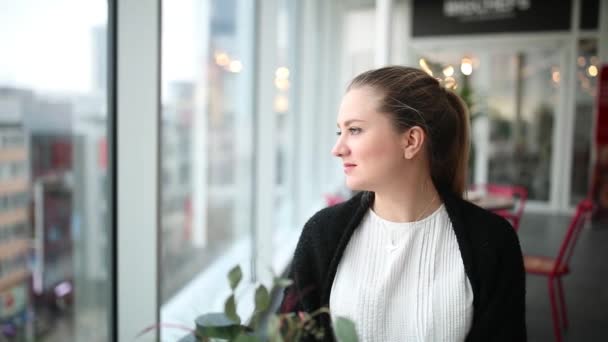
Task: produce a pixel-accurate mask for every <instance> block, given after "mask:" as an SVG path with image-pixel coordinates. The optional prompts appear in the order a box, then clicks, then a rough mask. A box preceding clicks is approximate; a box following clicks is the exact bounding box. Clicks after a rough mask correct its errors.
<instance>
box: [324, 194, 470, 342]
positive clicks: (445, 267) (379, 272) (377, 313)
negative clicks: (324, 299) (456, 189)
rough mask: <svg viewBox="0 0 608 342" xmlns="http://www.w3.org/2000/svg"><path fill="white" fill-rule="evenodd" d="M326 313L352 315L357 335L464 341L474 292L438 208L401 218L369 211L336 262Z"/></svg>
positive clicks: (399, 340)
mask: <svg viewBox="0 0 608 342" xmlns="http://www.w3.org/2000/svg"><path fill="white" fill-rule="evenodd" d="M330 311H331V314H332V316H334V317H336V316H344V317H348V318H350V319H351V320H353V321H354V322H355V325H356V328H357V332H358V334H359V338H360V340H361V341H382V342H387V341H395V342H404V341H450V342H452V341H464V339H465V337H466V335H467V332H468V331H469V329H470V327H471V323H472V318H473V291H472V289H471V284H470V282H469V279H468V278H467V276H466V274H465V271H464V264H463V261H462V257H461V255H460V251H459V247H458V243H457V241H456V235H455V234H454V231H453V229H452V224H451V222H450V219H449V217H448V214H447V212H446V210H445V207H444V206H443V205H441V206H440V207H439V208H438V209H437V210H436V211H435V212H434V213H433V214H431V215H430V216H428V217H426V218H424V219H422V220H420V221H417V222H408V223H398V222H391V221H387V220H385V219H383V218H381V217H379V216H378V215H376V213H374V212H373V211H372V210H371V209H370V210H369V211H368V213H367V214H366V216H365V218H364V219H363V221H362V222H361V226H360V227H359V228H358V229H356V230H355V232H354V234H353V236H352V238H351V240H350V241H349V243H348V245H347V247H346V250H345V251H344V255H343V257H342V259H341V260H340V264H339V265H338V270H337V273H336V277H335V279H334V283H333V286H332V289H331V294H330Z"/></svg>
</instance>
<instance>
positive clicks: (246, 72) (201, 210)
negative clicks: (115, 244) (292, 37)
mask: <svg viewBox="0 0 608 342" xmlns="http://www.w3.org/2000/svg"><path fill="white" fill-rule="evenodd" d="M252 9H253V6H252V4H251V2H250V1H241V0H231V1H225V0H221V1H220V0H213V1H203V0H200V1H198V0H197V1H185V2H183V1H182V2H173V1H164V2H163V11H162V23H163V26H162V27H163V31H162V42H163V45H162V66H161V70H162V82H161V84H162V92H163V98H162V113H161V117H162V126H161V155H160V158H161V205H160V211H161V212H160V214H161V221H160V229H161V233H160V237H161V242H160V245H161V252H162V255H161V297H162V303H163V304H164V308H165V309H164V311H163V313H162V315H161V320H162V321H170V322H176V321H178V322H180V323H182V324H188V325H190V324H192V322H193V319H194V318H195V317H196V315H195V314H193V313H195V312H198V313H200V312H208V311H211V310H222V309H223V304H224V302H223V300H224V299H225V297H224V296H223V295H220V294H223V293H225V291H226V290H227V289H228V286H227V282H226V281H225V280H224V279H225V275H226V273H227V271H228V270H229V269H230V267H232V266H234V265H235V264H239V265H240V266H241V267H242V268H243V270H244V272H245V277H244V280H245V282H248V281H250V280H251V277H252V274H251V271H250V269H251V267H250V266H251V263H252V252H251V250H252V248H251V247H252V242H251V241H252V240H251V238H252V228H253V227H252V221H253V220H252V201H253V199H252V186H253V177H254V173H253V165H254V164H253V162H254V160H253V157H254V154H253V148H254V146H253V145H254V144H253V142H254V140H253V139H254V135H253V133H254V115H253V113H254V111H253V109H254V103H253V101H252V97H253V91H254V89H253V86H252V79H253V73H254V65H253V58H252V54H253V46H252V40H253V34H252V33H253V31H254V30H253V19H254V15H255V11H253V10H252ZM210 280H211V281H210ZM190 283H192V284H198V288H197V291H196V292H197V293H198V294H199V295H198V297H197V299H198V300H192V298H190V299H188V300H187V301H188V302H189V303H190V304H189V305H183V304H181V303H184V302H183V301H182V299H181V298H183V293H185V291H184V289H185V288H187V287H188V284H190ZM193 305H197V307H192V306H193ZM198 306H200V307H198ZM165 334H170V332H165ZM164 336H165V337H166V338H168V339H169V337H167V336H170V335H164Z"/></svg>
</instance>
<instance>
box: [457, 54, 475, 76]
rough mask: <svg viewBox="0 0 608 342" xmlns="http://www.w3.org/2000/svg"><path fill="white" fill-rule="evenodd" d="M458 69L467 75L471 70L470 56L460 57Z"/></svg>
mask: <svg viewBox="0 0 608 342" xmlns="http://www.w3.org/2000/svg"><path fill="white" fill-rule="evenodd" d="M460 71H462V73H463V74H464V75H467V76H468V75H470V74H471V73H472V72H473V64H472V62H471V59H470V58H467V57H465V58H463V59H462V61H461V64H460Z"/></svg>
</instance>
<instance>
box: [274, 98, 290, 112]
mask: <svg viewBox="0 0 608 342" xmlns="http://www.w3.org/2000/svg"><path fill="white" fill-rule="evenodd" d="M288 110H289V100H288V99H287V97H286V96H285V95H281V94H279V95H277V96H276V97H275V98H274V111H275V112H277V113H287V111H288Z"/></svg>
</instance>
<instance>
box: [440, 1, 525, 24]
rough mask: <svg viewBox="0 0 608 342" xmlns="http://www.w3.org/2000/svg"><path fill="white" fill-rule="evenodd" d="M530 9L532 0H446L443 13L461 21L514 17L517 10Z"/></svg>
mask: <svg viewBox="0 0 608 342" xmlns="http://www.w3.org/2000/svg"><path fill="white" fill-rule="evenodd" d="M529 9H530V0H519V1H507V0H500V1H475V0H464V1H463V0H445V1H444V2H443V15H444V16H445V17H447V18H457V19H459V20H461V21H479V20H495V19H501V18H502V19H504V18H512V17H514V16H515V15H517V11H527V10H529Z"/></svg>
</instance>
